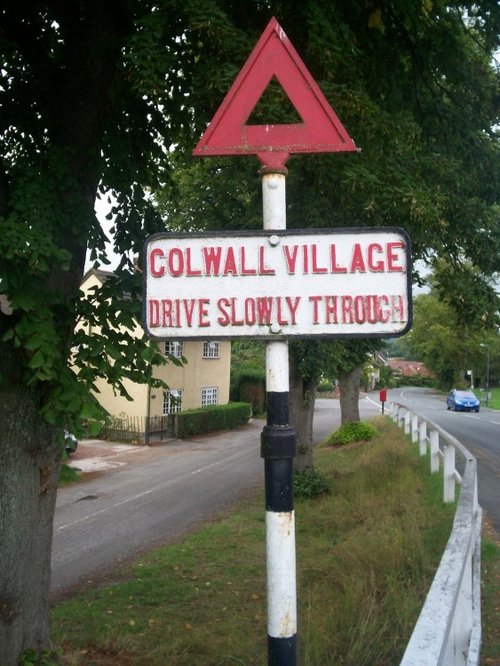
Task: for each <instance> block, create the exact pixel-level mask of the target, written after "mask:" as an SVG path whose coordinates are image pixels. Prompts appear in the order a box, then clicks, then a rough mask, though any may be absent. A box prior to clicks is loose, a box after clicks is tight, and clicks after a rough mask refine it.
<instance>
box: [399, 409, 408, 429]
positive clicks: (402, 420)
mask: <svg viewBox="0 0 500 666" xmlns="http://www.w3.org/2000/svg"><path fill="white" fill-rule="evenodd" d="M405 414H406V410H405V408H404V407H400V408H399V412H398V426H399V427H400V428H404V427H405Z"/></svg>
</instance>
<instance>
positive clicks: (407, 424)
mask: <svg viewBox="0 0 500 666" xmlns="http://www.w3.org/2000/svg"><path fill="white" fill-rule="evenodd" d="M410 421H411V412H410V410H407V411H406V414H405V435H409V434H410Z"/></svg>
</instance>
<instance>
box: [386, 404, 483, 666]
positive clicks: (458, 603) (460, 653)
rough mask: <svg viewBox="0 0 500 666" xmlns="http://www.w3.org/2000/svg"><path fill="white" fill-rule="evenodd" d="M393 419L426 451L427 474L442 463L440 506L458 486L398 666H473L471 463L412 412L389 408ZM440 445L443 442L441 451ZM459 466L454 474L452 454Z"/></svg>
mask: <svg viewBox="0 0 500 666" xmlns="http://www.w3.org/2000/svg"><path fill="white" fill-rule="evenodd" d="M389 413H390V414H391V415H392V418H393V420H394V421H395V422H396V423H397V424H398V425H399V426H400V427H404V429H405V432H406V433H407V434H409V435H411V439H412V442H418V443H419V451H420V454H421V455H426V453H427V450H428V449H427V447H429V451H430V471H431V473H435V472H437V471H439V469H440V464H441V461H442V463H443V501H444V502H453V501H454V499H455V485H456V483H459V484H460V485H461V490H460V496H459V499H458V503H457V510H456V512H455V518H454V521H453V528H452V531H451V535H450V538H449V539H448V543H447V545H446V548H445V551H444V553H443V556H442V558H441V562H440V564H439V567H438V570H437V572H436V575H435V577H434V580H433V582H432V585H431V588H430V590H429V593H428V594H427V598H426V600H425V603H424V606H423V608H422V611H421V613H420V616H419V618H418V620H417V623H416V625H415V629H414V631H413V634H412V636H411V638H410V641H409V643H408V646H407V648H406V651H405V654H404V656H403V659H402V661H401V664H400V666H478V664H479V653H480V648H481V588H480V584H481V519H482V510H481V507H480V506H479V504H478V501H477V464H476V459H475V458H474V456H473V455H472V454H471V453H470V452H469V451H468V450H467V449H466V448H465V446H463V444H461V443H460V442H459V441H458V440H457V439H456V438H455V437H453V436H452V435H450V434H449V433H448V432H446V431H445V430H443V429H442V428H440V427H439V426H438V425H436V424H435V423H433V422H432V421H430V420H429V419H427V418H426V417H424V416H422V415H421V414H419V413H418V412H415V411H414V410H410V409H409V408H408V407H406V406H404V405H401V404H399V403H391V404H390V405H389ZM440 440H442V441H443V442H445V445H444V447H443V450H441V448H440ZM456 453H458V454H459V455H460V457H461V458H462V461H463V463H464V469H463V472H462V474H459V472H458V471H457V470H456V467H455V454H456Z"/></svg>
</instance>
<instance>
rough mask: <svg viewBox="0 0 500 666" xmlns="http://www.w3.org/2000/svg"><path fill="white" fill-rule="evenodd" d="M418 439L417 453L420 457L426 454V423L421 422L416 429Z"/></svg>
mask: <svg viewBox="0 0 500 666" xmlns="http://www.w3.org/2000/svg"><path fill="white" fill-rule="evenodd" d="M418 437H419V453H420V455H421V456H425V454H426V453H427V423H426V421H422V423H421V424H420V427H419V429H418Z"/></svg>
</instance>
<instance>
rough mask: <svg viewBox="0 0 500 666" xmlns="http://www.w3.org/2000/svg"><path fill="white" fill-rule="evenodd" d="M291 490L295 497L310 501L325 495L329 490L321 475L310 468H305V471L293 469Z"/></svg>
mask: <svg viewBox="0 0 500 666" xmlns="http://www.w3.org/2000/svg"><path fill="white" fill-rule="evenodd" d="M293 490H294V495H295V497H297V498H301V499H311V498H312V497H317V496H318V495H323V494H324V493H327V492H328V490H329V488H328V484H327V482H326V481H325V479H324V477H322V476H321V474H318V473H317V472H316V471H315V470H314V469H311V468H310V467H306V469H300V470H299V469H295V470H294V471H293Z"/></svg>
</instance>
